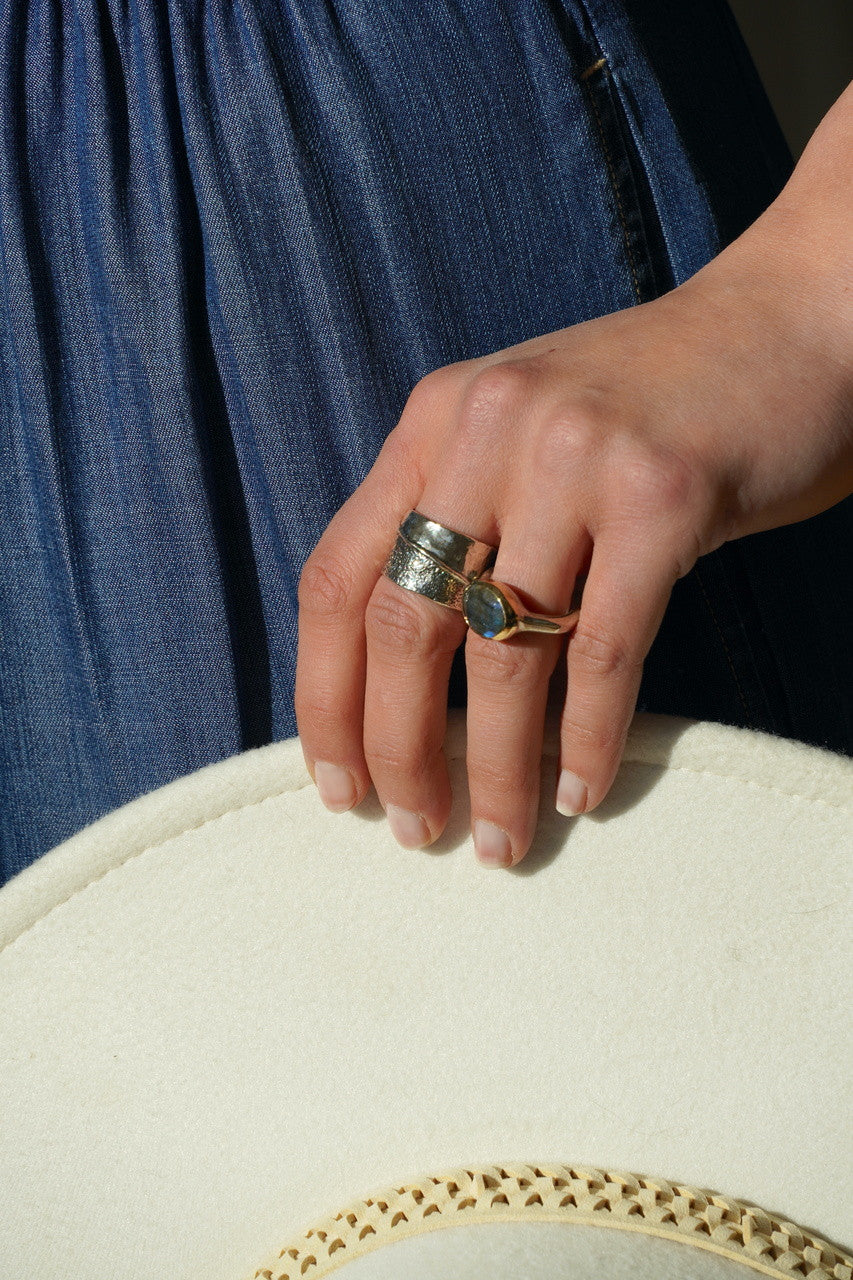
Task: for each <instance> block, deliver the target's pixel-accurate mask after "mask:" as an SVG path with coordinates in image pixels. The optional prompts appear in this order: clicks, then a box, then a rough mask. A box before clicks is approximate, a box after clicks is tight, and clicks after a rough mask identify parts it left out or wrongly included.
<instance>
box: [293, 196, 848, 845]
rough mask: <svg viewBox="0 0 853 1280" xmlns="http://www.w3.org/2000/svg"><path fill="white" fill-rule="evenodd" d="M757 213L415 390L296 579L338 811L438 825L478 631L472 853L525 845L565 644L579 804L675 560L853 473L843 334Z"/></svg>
mask: <svg viewBox="0 0 853 1280" xmlns="http://www.w3.org/2000/svg"><path fill="white" fill-rule="evenodd" d="M766 217H767V216H766V215H764V221H763V220H762V219H759V220H758V222H756V223H754V224H753V226H752V227H751V228H750V229H749V230H748V231H747V232H746V233H744V235H743V236H741V237H740V238H739V239H738V240H736V241H735V242H734V243H733V244H732V245H731V246H729V248H728V249H726V250H724V251H723V253H722V254H720V255H719V256H718V257H717V258H715V259H714V260H713V261H712V262H710V263H709V264H708V265H707V266H705V267H703V268H702V270H700V271H699V272H698V273H697V274H696V275H694V276H693V277H691V279H689V280H688V281H686V282H685V283H684V284H681V285H679V286H678V287H677V288H675V289H674V290H672V291H671V292H670V293H668V294H666V295H664V296H663V297H661V298H658V299H656V300H655V301H653V302H648V303H644V304H642V305H638V306H636V307H632V308H630V309H628V310H625V311H619V312H615V313H613V314H611V315H608V316H603V317H600V318H598V319H594V320H590V321H587V322H585V323H582V324H578V325H573V326H571V327H569V328H566V329H562V330H558V331H557V332H555V333H550V334H546V335H544V336H541V337H537V338H533V339H531V340H530V341H527V342H523V343H520V344H518V345H517V346H513V347H509V348H506V349H505V350H503V351H499V352H496V353H494V354H491V355H488V356H486V357H483V358H480V359H474V360H467V361H460V362H458V363H455V364H450V365H446V366H444V367H443V368H440V369H438V370H436V371H435V372H433V373H429V374H427V375H426V376H425V377H424V378H422V379H421V381H420V382H418V384H417V385H416V386H415V387H414V389H413V390H412V392H411V394H410V396H409V398H408V401H407V403H406V405H405V407H404V409H403V413H402V416H401V418H400V420H399V423H398V425H397V426H396V427H395V428H394V430H393V431H392V432H391V433H390V434H389V436H388V438H387V440H386V441H385V443H384V445H383V447H382V449H381V451H380V453H379V456H378V458H377V460H376V462H375V464H374V466H373V468H372V469H371V471H370V473H369V475H368V476H367V478H366V479H365V480H364V482H363V483H362V484H361V485H360V487H359V488H358V489H357V490H356V491H355V493H354V494H353V495H352V497H351V498H350V499H349V500H348V501H347V502H346V503H345V504H344V506H343V507H342V508H341V509H340V510H339V511H338V512H337V513H336V515H335V516H334V518H333V519H332V520H331V522H330V523H329V525H328V527H327V529H326V531H325V532H324V534H323V536H322V538H321V539H320V541H319V543H318V544H317V546H316V547H315V548H314V550H313V551H312V553H311V555H310V557H309V558H308V561H307V562H306V564H305V566H304V569H303V573H302V577H301V580H300V585H299V653H298V661H297V677H296V714H297V721H298V726H299V733H300V737H301V740H302V746H303V750H304V752H305V757H306V762H307V764H308V768H309V771H310V772H311V774H312V777H313V778H314V780H315V782H316V783H317V785H318V787H319V788H320V792H321V795H322V798H323V800H324V802H325V803H326V804H327V805H328V806H329V807H330V808H333V809H336V810H344V809H348V808H350V807H351V806H352V805H353V804H356V803H358V802H359V801H360V800H361V799H362V798H363V797H364V796H365V795H366V794H367V792H368V790H369V788H370V785H371V782H372V783H373V784H374V785H375V788H376V791H377V794H378V796H379V799H380V801H381V802H382V804H383V806H384V807H385V810H386V813H387V816H388V819H389V822H390V824H391V827H392V830H393V832H394V834H395V836H396V837H397V839H398V840H399V842H400V843H401V844H402V845H404V846H406V847H407V848H416V847H422V846H424V845H427V844H429V843H432V842H433V841H434V840H435V839H437V837H438V836H439V835H440V834H441V832H442V830H443V828H444V826H445V824H446V822H447V819H448V816H449V813H450V807H451V794H450V783H449V778H448V773H447V767H446V763H445V760H444V755H443V751H442V744H443V740H444V734H445V729H446V709H447V689H448V677H449V673H450V667H451V662H452V659H453V656H454V652H455V651H456V649H457V648H458V646H459V645H460V644H462V643H463V641H464V643H465V662H466V673H467V686H468V694H467V759H466V764H467V771H468V784H469V791H470V798H471V815H472V828H473V834H474V841H475V845H476V848H477V854H478V857H479V858H480V859H481V861H483V862H486V863H489V864H491V865H497V866H509V865H514V864H516V863H518V862H519V861H520V860H521V859H522V858H523V857H524V855H525V853H526V852H527V850H528V849H529V847H530V845H531V843H532V840H533V837H534V834H535V826H536V819H537V809H538V801H539V784H540V772H541V757H542V743H543V731H544V723H545V714H546V708H547V705H548V695H549V686H550V683H551V678H552V675H553V674H554V673H555V669H556V668H557V664H558V663H560V662H561V661H562V662H563V664H564V673H565V701H564V704H563V706H562V708H561V721H560V756H561V758H560V767H559V770H558V777H556V778H555V791H554V794H553V801H554V803H556V805H557V807H558V809H559V810H560V811H561V812H562V813H565V814H580V813H588V812H589V811H590V810H591V809H593V808H595V806H596V805H598V804H599V803H600V802H601V800H602V799H603V798H604V796H605V795H606V794H607V792H608V790H609V788H610V786H611V784H612V782H613V779H614V777H615V774H616V771H617V769H618V766H619V763H620V759H621V755H622V752H623V748H624V744H625V739H626V736H627V731H628V727H629V724H630V721H631V718H632V714H633V712H634V709H635V706H636V701H637V694H638V690H639V686H640V678H641V674H642V669H643V662H644V659H645V656H646V654H647V653H648V650H649V648H650V647H651V645H652V642H653V640H654V638H655V635H656V633H657V631H658V628H659V626H660V623H661V620H662V618H663V615H664V611H665V609H666V607H667V603H668V601H669V598H670V595H671V592H672V588H673V586H674V584H675V582H676V581H677V580H678V579H679V578H680V577H682V576H683V575H685V574H687V573H688V572H689V571H690V569H691V568H692V566H693V565H694V564H695V562H696V560H697V558H698V557H699V556H702V555H705V554H707V553H709V552H712V551H713V550H715V549H716V548H717V547H719V546H720V545H721V544H722V543H724V542H725V541H726V540H728V539H732V538H738V537H742V536H744V535H746V534H750V533H754V532H759V531H761V530H763V529H769V528H773V527H775V526H777V525H782V524H787V523H791V522H793V521H796V520H802V519H805V518H806V517H808V516H810V515H814V514H817V513H819V512H820V511H823V510H825V509H826V508H827V507H829V506H831V505H833V504H834V503H835V502H838V501H840V500H841V499H842V498H843V497H844V496H846V493H847V492H849V485H850V471H849V460H848V459H849V451H850V445H849V427H850V424H849V421H848V418H849V400H845V396H844V394H842V392H844V389H845V388H846V387H847V383H846V382H845V381H844V379H845V378H847V377H848V376H849V375H847V374H844V373H843V370H844V369H845V368H846V363H845V360H844V358H843V351H842V346H843V343H842V340H841V338H840V337H839V335H838V333H837V331H836V330H837V326H836V327H835V328H834V327H833V322H832V312H831V308H828V307H826V306H825V304H822V305H821V308H820V309H819V310H818V309H817V308H815V309H810V308H809V307H808V306H807V305H805V303H804V300H803V298H802V296H800V297H799V299H798V302H797V305H795V306H792V305H791V301H790V289H791V285H792V282H793V281H797V280H799V279H801V278H802V276H803V274H804V273H803V271H802V264H801V263H798V261H797V259H796V256H795V253H794V250H793V249H792V247H791V245H790V242H789V238H788V239H786V235H787V228H785V227H784V226H781V228H780V230H779V231H777V229H776V224H775V223H774V222H770V223H769V224H768V223H767V221H766ZM777 237H778V238H777ZM844 405H847V408H844V407H843V406H844ZM581 587H582V592H581V590H580V588H581Z"/></svg>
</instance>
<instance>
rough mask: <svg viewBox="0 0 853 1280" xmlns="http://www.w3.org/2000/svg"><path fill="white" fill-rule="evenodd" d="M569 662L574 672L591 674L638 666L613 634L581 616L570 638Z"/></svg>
mask: <svg viewBox="0 0 853 1280" xmlns="http://www.w3.org/2000/svg"><path fill="white" fill-rule="evenodd" d="M569 662H570V664H571V666H572V669H573V670H574V671H580V672H582V673H583V674H585V675H594V676H612V675H617V674H619V673H621V672H624V671H628V670H630V669H631V668H632V667H636V666H638V665H639V661H638V659H636V658H634V657H633V656H632V655H631V654H630V653H629V651H628V650H627V648H626V646H625V645H624V644H622V643H621V641H620V640H619V639H618V638H617V637H616V636H614V635H613V634H611V633H610V632H608V631H605V630H604V629H603V628H601V627H598V626H597V625H596V624H595V623H592V622H585V621H584V619H583V618H581V619H579V621H578V625H577V627H576V628H575V631H574V633H573V635H572V637H571V640H570V641H569Z"/></svg>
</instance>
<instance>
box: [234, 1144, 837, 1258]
mask: <svg viewBox="0 0 853 1280" xmlns="http://www.w3.org/2000/svg"><path fill="white" fill-rule="evenodd" d="M489 1222H562V1223H565V1224H566V1226H598V1227H604V1228H610V1229H614V1228H616V1229H618V1230H622V1231H636V1232H638V1233H641V1234H644V1235H654V1236H658V1237H660V1238H662V1239H666V1240H672V1241H675V1242H678V1243H679V1244H690V1245H694V1246H696V1247H698V1248H701V1249H704V1250H706V1251H708V1252H712V1253H716V1254H719V1255H720V1256H722V1257H725V1258H728V1259H729V1260H730V1261H732V1262H739V1263H741V1264H743V1265H745V1266H747V1267H749V1268H750V1269H752V1270H753V1271H756V1272H759V1273H760V1274H762V1275H768V1276H776V1277H784V1276H791V1275H794V1274H796V1275H808V1276H810V1277H812V1280H851V1277H853V1258H851V1257H849V1256H848V1255H847V1254H845V1253H842V1252H841V1251H840V1250H838V1249H836V1248H835V1247H834V1246H833V1245H831V1244H829V1242H828V1241H826V1240H823V1239H822V1238H820V1237H819V1236H813V1235H811V1234H809V1232H807V1231H804V1230H803V1229H802V1228H801V1227H798V1226H797V1225H796V1224H794V1223H792V1222H786V1221H784V1220H783V1219H781V1218H776V1217H774V1216H773V1215H772V1214H770V1213H767V1212H766V1211H765V1210H764V1209H760V1208H758V1207H757V1206H755V1205H749V1204H746V1203H744V1202H743V1201H739V1200H734V1199H732V1198H731V1197H730V1196H722V1195H719V1194H717V1193H714V1192H711V1191H705V1190H703V1189H702V1188H699V1187H692V1186H684V1185H682V1184H678V1183H671V1182H667V1181H665V1180H664V1179H662V1178H651V1177H643V1176H641V1175H637V1174H632V1173H623V1172H614V1171H613V1170H609V1169H591V1168H588V1167H586V1166H584V1167H580V1166H572V1165H541V1166H540V1165H528V1164H508V1165H489V1166H487V1167H484V1168H481V1169H452V1170H449V1171H447V1172H446V1173H442V1174H437V1175H435V1176H430V1177H426V1178H422V1179H420V1180H419V1181H417V1182H412V1183H409V1184H407V1185H406V1186H404V1187H397V1188H389V1189H388V1190H384V1191H381V1192H377V1193H375V1194H374V1195H372V1196H371V1197H370V1198H369V1199H364V1200H358V1201H355V1202H353V1203H352V1204H350V1205H348V1206H347V1207H346V1208H345V1209H342V1210H341V1211H340V1212H339V1213H335V1214H334V1215H331V1216H329V1217H328V1218H325V1219H323V1221H321V1222H318V1223H316V1225H315V1226H313V1227H311V1228H310V1229H309V1230H308V1231H305V1232H303V1233H302V1235H301V1236H299V1237H294V1239H293V1240H291V1241H289V1242H288V1243H287V1244H286V1245H285V1246H284V1248H282V1249H281V1250H279V1251H278V1252H277V1253H276V1254H275V1256H274V1257H271V1258H267V1260H266V1261H265V1262H263V1263H262V1264H261V1265H260V1266H259V1267H258V1268H257V1269H256V1270H255V1271H254V1272H253V1273H252V1277H251V1280H321V1278H322V1277H323V1276H327V1275H330V1274H331V1273H332V1272H333V1271H337V1270H338V1269H339V1267H341V1266H343V1265H344V1264H345V1263H348V1262H353V1261H355V1259H356V1258H360V1257H362V1256H363V1255H364V1254H366V1253H371V1252H373V1250H375V1249H378V1248H380V1247H382V1246H383V1245H387V1244H394V1243H396V1242H397V1241H398V1240H402V1239H407V1238H411V1237H412V1236H417V1235H421V1234H423V1233H424V1232H426V1231H433V1230H436V1229H440V1228H442V1227H454V1226H461V1225H468V1224H472V1223H489ZM246 1280H249V1277H246Z"/></svg>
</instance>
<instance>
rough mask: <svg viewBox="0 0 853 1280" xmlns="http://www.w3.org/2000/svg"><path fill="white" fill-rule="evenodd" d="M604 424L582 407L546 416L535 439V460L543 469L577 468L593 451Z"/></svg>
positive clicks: (600, 436)
mask: <svg viewBox="0 0 853 1280" xmlns="http://www.w3.org/2000/svg"><path fill="white" fill-rule="evenodd" d="M601 438H602V425H601V423H599V422H598V421H597V420H596V419H595V418H594V416H593V415H592V414H591V413H588V412H586V411H585V410H581V409H579V408H570V409H566V408H564V409H562V410H561V412H560V413H558V414H554V415H552V416H550V417H548V418H546V419H545V421H544V422H543V423H542V425H541V426H540V429H539V431H538V433H537V435H536V438H535V441H534V451H535V455H536V457H535V460H536V462H537V464H538V465H539V468H540V469H541V470H542V471H543V472H546V473H547V472H550V471H552V470H557V471H566V470H574V469H575V468H577V467H578V466H580V465H582V464H583V463H584V461H585V460H586V459H587V458H588V457H589V456H590V455H591V454H592V453H593V451H594V450H595V449H597V448H598V445H599V443H600V441H601Z"/></svg>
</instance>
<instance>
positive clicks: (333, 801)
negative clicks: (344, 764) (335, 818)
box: [314, 760, 358, 813]
mask: <svg viewBox="0 0 853 1280" xmlns="http://www.w3.org/2000/svg"><path fill="white" fill-rule="evenodd" d="M314 781H315V782H316V783H317V790H318V791H319V792H320V799H321V800H322V801H323V804H324V805H325V806H326V808H327V809H331V810H332V813H343V812H344V810H345V809H351V808H352V807H353V805H354V804H355V799H356V795H357V794H358V793H357V791H356V789H355V780H354V778H353V776H352V774H351V773H350V771H349V769H342V768H341V767H340V765H337V764H329V762H328V761H327V760H315V762H314Z"/></svg>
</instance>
